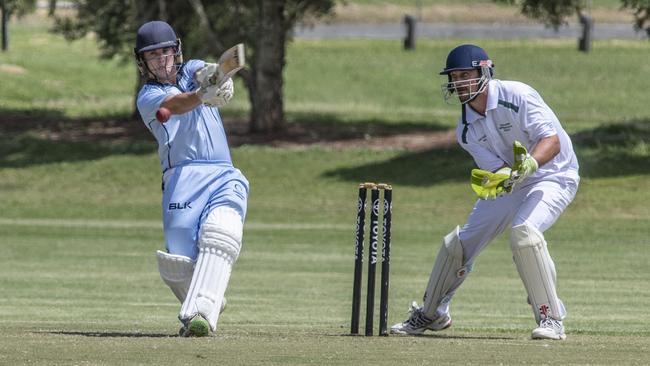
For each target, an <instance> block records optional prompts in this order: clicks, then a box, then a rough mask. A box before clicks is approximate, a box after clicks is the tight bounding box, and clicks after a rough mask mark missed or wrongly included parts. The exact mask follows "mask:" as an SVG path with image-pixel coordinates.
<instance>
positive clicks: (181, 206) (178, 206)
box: [169, 202, 192, 211]
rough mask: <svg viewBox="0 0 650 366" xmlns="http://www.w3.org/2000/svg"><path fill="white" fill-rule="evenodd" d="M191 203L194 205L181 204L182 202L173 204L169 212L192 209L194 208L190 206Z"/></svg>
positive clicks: (188, 203)
mask: <svg viewBox="0 0 650 366" xmlns="http://www.w3.org/2000/svg"><path fill="white" fill-rule="evenodd" d="M190 203H192V202H184V203H180V202H171V203H170V204H169V210H170V211H172V210H184V209H186V208H189V209H191V208H192V206H190Z"/></svg>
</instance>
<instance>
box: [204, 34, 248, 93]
mask: <svg viewBox="0 0 650 366" xmlns="http://www.w3.org/2000/svg"><path fill="white" fill-rule="evenodd" d="M218 63H219V67H217V71H216V72H215V73H214V74H212V76H210V78H209V79H208V81H209V82H210V84H212V85H217V86H219V87H221V85H223V83H225V82H226V80H228V78H230V77H231V76H233V75H235V73H236V72H237V71H239V70H241V69H242V68H243V67H244V64H245V63H246V57H245V56H244V44H243V43H239V44H236V45H234V46H233V47H230V48H229V49H228V50H226V52H224V53H223V54H222V55H221V56H220V57H219V61H218Z"/></svg>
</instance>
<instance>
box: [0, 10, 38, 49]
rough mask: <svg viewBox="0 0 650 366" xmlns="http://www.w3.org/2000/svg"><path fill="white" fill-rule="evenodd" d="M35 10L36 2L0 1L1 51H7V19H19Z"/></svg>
mask: <svg viewBox="0 0 650 366" xmlns="http://www.w3.org/2000/svg"><path fill="white" fill-rule="evenodd" d="M35 9H36V0H0V22H1V23H2V24H0V30H1V32H2V35H1V38H2V42H1V43H2V51H7V49H9V25H8V23H9V19H11V16H12V15H16V16H18V17H21V16H23V15H25V14H28V13H31V12H32V11H34V10H35Z"/></svg>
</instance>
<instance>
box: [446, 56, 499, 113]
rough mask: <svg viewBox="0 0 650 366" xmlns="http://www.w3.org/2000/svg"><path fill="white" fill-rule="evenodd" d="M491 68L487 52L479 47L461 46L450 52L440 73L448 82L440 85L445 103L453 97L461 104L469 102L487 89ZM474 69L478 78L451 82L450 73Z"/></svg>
mask: <svg viewBox="0 0 650 366" xmlns="http://www.w3.org/2000/svg"><path fill="white" fill-rule="evenodd" d="M493 67H494V65H493V64H492V60H490V58H489V57H488V54H487V52H485V50H484V49H482V48H481V47H479V46H475V45H473V44H463V45H460V46H458V47H456V48H454V49H453V50H451V52H449V55H448V56H447V63H446V65H445V68H444V69H443V70H442V71H441V72H440V75H447V78H448V82H447V83H444V84H443V85H442V92H443V97H444V100H445V102H449V101H450V100H455V98H452V96H453V95H456V96H458V98H459V100H460V102H461V103H462V104H465V103H469V102H471V101H472V100H473V99H474V98H476V96H478V95H479V94H480V93H482V92H483V90H485V88H486V87H487V84H488V82H489V81H490V80H491V79H492V75H493V70H492V68H493ZM474 69H476V70H478V71H479V77H478V78H476V79H466V80H459V81H455V82H452V78H451V72H453V71H460V70H474Z"/></svg>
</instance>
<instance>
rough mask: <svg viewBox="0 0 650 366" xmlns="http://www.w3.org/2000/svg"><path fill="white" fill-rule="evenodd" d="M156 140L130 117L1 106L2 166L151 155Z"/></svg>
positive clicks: (0, 146)
mask: <svg viewBox="0 0 650 366" xmlns="http://www.w3.org/2000/svg"><path fill="white" fill-rule="evenodd" d="M155 150H156V142H155V140H154V139H153V137H151V135H150V133H149V131H147V129H146V128H145V127H144V125H143V124H142V122H140V121H136V120H134V119H132V118H131V117H130V116H111V117H105V118H80V119H71V118H66V117H64V116H63V115H62V113H61V112H60V111H57V110H47V109H44V110H33V111H29V112H25V111H22V110H7V109H0V167H26V166H31V165H40V164H50V163H58V162H74V161H83V160H94V159H100V158H103V157H106V156H110V155H116V154H135V155H140V154H148V153H151V152H153V151H155Z"/></svg>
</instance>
